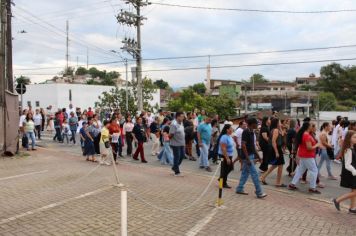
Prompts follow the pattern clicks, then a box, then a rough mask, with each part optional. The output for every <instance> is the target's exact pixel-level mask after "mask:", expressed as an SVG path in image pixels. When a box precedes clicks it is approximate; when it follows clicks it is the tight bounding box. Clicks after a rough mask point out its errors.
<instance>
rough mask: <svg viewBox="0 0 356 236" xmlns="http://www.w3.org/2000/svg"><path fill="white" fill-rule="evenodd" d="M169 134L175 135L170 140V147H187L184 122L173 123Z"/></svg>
mask: <svg viewBox="0 0 356 236" xmlns="http://www.w3.org/2000/svg"><path fill="white" fill-rule="evenodd" d="M169 134H171V135H173V137H172V138H171V140H170V145H171V146H174V147H181V146H185V133H184V126H183V122H182V123H181V124H179V123H178V122H177V121H173V122H172V125H171V126H170V128H169Z"/></svg>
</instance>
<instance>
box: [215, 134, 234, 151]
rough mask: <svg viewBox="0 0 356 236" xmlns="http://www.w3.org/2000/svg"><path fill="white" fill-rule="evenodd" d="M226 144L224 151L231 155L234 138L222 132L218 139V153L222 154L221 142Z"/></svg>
mask: <svg viewBox="0 0 356 236" xmlns="http://www.w3.org/2000/svg"><path fill="white" fill-rule="evenodd" d="M222 143H223V144H226V152H227V154H228V155H229V156H232V155H233V154H234V140H233V139H232V137H231V136H230V135H227V134H224V135H223V136H221V138H220V141H219V151H218V153H219V155H223V151H222V149H221V144H222Z"/></svg>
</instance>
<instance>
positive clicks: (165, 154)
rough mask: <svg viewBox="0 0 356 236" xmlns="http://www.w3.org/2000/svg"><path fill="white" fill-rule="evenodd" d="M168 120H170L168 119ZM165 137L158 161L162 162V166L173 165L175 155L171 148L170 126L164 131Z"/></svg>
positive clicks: (164, 128)
mask: <svg viewBox="0 0 356 236" xmlns="http://www.w3.org/2000/svg"><path fill="white" fill-rule="evenodd" d="M167 120H168V119H167ZM162 136H163V149H162V150H161V152H160V153H159V154H158V160H160V161H161V164H162V165H168V164H169V165H173V154H172V150H171V148H170V146H169V126H168V125H166V126H164V127H163V130H162Z"/></svg>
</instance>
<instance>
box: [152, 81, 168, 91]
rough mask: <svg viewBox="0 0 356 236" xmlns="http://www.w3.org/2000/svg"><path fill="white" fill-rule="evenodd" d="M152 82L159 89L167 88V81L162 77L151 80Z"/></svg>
mask: <svg viewBox="0 0 356 236" xmlns="http://www.w3.org/2000/svg"><path fill="white" fill-rule="evenodd" d="M153 84H154V85H156V86H157V87H158V88H159V89H169V84H168V82H166V81H164V80H163V79H159V80H156V81H155V82H153Z"/></svg>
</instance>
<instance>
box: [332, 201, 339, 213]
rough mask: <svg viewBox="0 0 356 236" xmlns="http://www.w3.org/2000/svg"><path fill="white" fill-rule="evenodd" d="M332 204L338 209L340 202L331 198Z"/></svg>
mask: <svg viewBox="0 0 356 236" xmlns="http://www.w3.org/2000/svg"><path fill="white" fill-rule="evenodd" d="M333 203H334V206H335V208H336V210H338V211H340V203H339V202H337V201H336V198H334V199H333Z"/></svg>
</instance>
